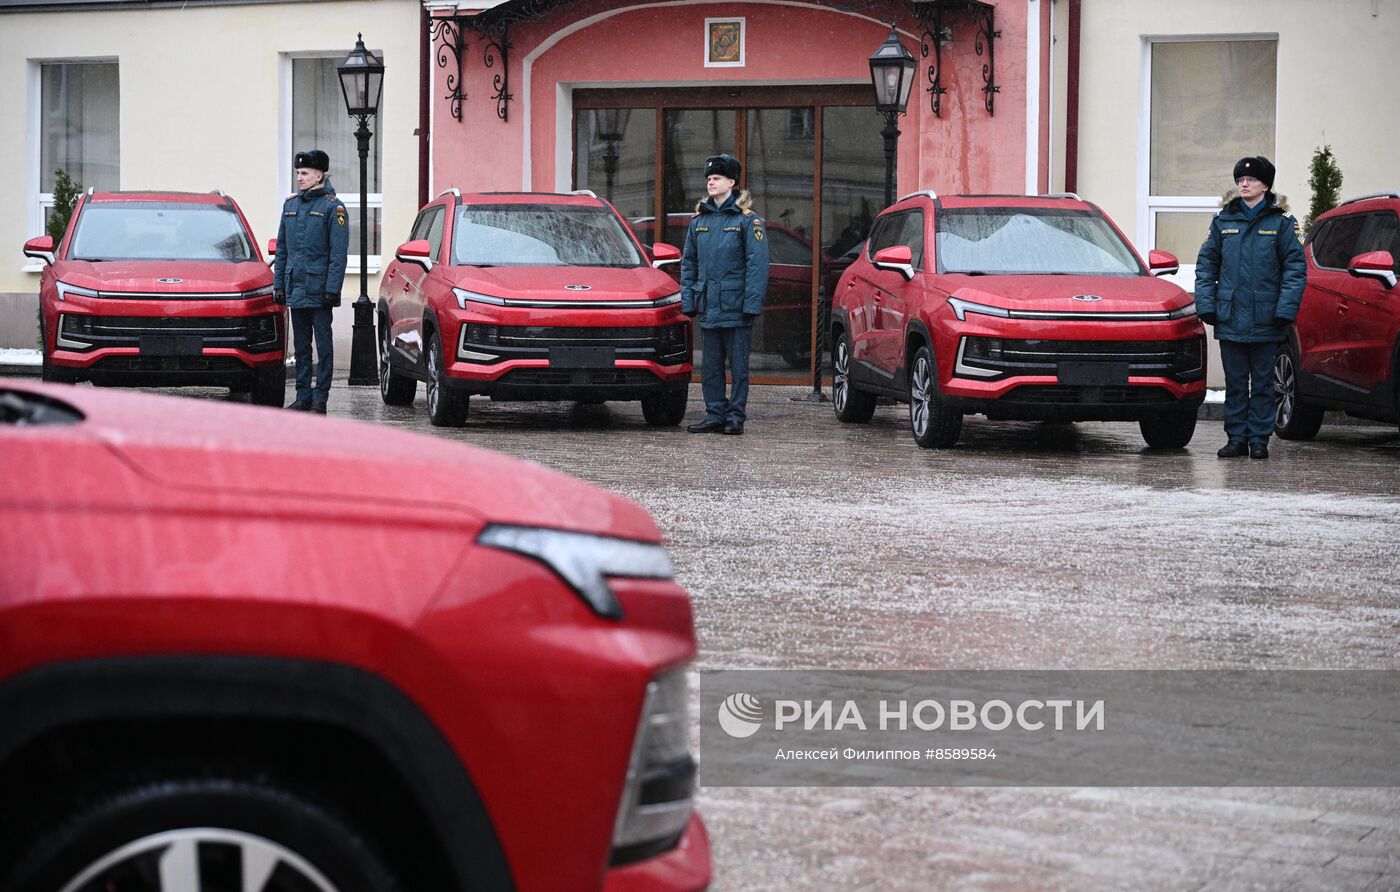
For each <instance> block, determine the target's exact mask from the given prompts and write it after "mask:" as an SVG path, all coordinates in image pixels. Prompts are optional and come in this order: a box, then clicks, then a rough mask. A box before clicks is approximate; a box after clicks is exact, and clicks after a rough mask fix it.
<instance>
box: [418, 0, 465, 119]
mask: <svg viewBox="0 0 1400 892" xmlns="http://www.w3.org/2000/svg"><path fill="white" fill-rule="evenodd" d="M428 34H429V36H430V38H431V39H432V41H433V42H434V43H436V44H437V45H438V48H437V66H438V67H439V68H447V67H448V65H449V64H452V65H455V66H456V68H457V71H456V73H455V74H454V73H453V72H452V71H450V70H449V71H448V72H447V78H446V80H445V85H446V87H447V92H446V93H445V94H444V95H443V97H442V98H443V99H446V100H447V102H448V111H450V112H451V113H452V117H454V118H456V119H457V120H459V121H460V120H462V103H463V102H466V100H467V91H466V90H463V89H462V86H463V85H462V65H463V63H464V62H465V61H466V60H465V56H466V54H467V50H468V49H470V45H469V44H468V43H467V42H466V40H465V39H464V38H463V34H462V20H461V19H458V18H440V19H433V20H432V24H431V25H429V26H428Z"/></svg>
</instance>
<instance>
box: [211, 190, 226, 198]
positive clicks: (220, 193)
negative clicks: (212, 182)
mask: <svg viewBox="0 0 1400 892" xmlns="http://www.w3.org/2000/svg"><path fill="white" fill-rule="evenodd" d="M209 194H210V195H217V196H219V197H220V198H228V195H226V194H225V193H224V190H222V189H210V190H209Z"/></svg>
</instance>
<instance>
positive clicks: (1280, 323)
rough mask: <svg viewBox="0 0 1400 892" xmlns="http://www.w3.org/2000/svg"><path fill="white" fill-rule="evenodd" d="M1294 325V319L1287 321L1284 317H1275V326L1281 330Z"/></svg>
mask: <svg viewBox="0 0 1400 892" xmlns="http://www.w3.org/2000/svg"><path fill="white" fill-rule="evenodd" d="M1292 324H1293V320H1292V319H1285V318H1283V317H1282V316H1275V317H1274V325H1277V326H1278V327H1280V328H1287V327H1288V326H1290V325H1292Z"/></svg>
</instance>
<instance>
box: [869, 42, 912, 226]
mask: <svg viewBox="0 0 1400 892" xmlns="http://www.w3.org/2000/svg"><path fill="white" fill-rule="evenodd" d="M915 67H916V65H915V62H914V56H913V55H912V54H911V53H910V52H909V51H908V50H907V49H905V48H904V44H903V43H901V42H900V40H899V34H898V33H897V32H896V31H895V28H894V26H893V25H891V26H890V36H889V37H886V38H885V42H884V43H882V44H880V48H879V49H877V50H876V51H875V54H874V55H873V56H871V57H870V82H871V84H873V85H874V87H875V110H876V111H877V112H879V113H880V114H882V115H884V116H885V129H884V130H881V131H880V135H881V136H883V137H884V138H885V207H889V206H890V205H892V204H894V150H895V143H896V141H897V140H898V139H899V128H898V127H897V126H895V122H896V121H897V120H898V119H899V116H900V115H902V114H904V110H905V109H906V108H908V107H909V88H910V87H912V86H913V85H914V68H915Z"/></svg>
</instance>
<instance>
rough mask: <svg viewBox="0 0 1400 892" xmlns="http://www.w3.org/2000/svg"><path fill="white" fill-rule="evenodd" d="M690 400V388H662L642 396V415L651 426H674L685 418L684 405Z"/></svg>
mask: <svg viewBox="0 0 1400 892" xmlns="http://www.w3.org/2000/svg"><path fill="white" fill-rule="evenodd" d="M689 401H690V388H689V387H688V386H687V387H682V388H680V389H678V390H663V391H661V392H660V393H651V394H647V395H646V396H644V397H642V417H643V418H645V419H646V420H647V424H649V425H651V426H652V427H675V426H676V425H678V424H680V423H681V420H682V419H683V418H685V407H686V404H687V403H688V402H689Z"/></svg>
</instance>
